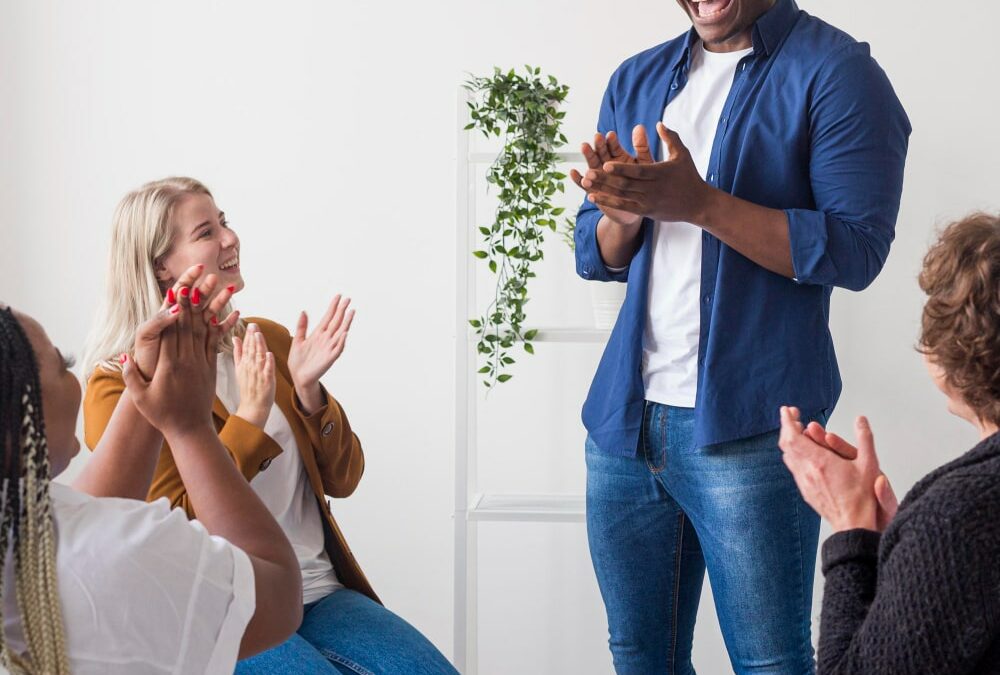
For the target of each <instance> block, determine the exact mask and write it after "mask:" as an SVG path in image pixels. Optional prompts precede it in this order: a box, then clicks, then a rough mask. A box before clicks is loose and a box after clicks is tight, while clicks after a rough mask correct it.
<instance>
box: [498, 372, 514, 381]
mask: <svg viewBox="0 0 1000 675" xmlns="http://www.w3.org/2000/svg"><path fill="white" fill-rule="evenodd" d="M512 377H514V376H513V375H508V374H507V373H504V374H503V375H497V382H506V381H507V380H509V379H510V378H512Z"/></svg>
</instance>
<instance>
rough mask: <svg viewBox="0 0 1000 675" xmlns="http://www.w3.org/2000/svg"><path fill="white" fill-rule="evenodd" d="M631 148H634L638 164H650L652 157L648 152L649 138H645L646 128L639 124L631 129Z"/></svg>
mask: <svg viewBox="0 0 1000 675" xmlns="http://www.w3.org/2000/svg"><path fill="white" fill-rule="evenodd" d="M632 147H633V148H635V156H636V159H638V160H639V161H640V162H652V161H653V155H652V153H650V151H649V138H648V137H647V136H646V127H644V126H643V125H641V124H637V125H635V127H634V128H633V129H632Z"/></svg>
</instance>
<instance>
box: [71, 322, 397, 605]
mask: <svg viewBox="0 0 1000 675" xmlns="http://www.w3.org/2000/svg"><path fill="white" fill-rule="evenodd" d="M248 321H249V322H253V323H256V324H257V325H258V326H260V329H261V332H262V333H263V334H264V338H265V339H266V340H267V346H268V349H270V350H271V351H272V352H273V353H274V364H275V375H276V377H275V379H276V380H277V383H276V393H275V398H274V402H275V405H277V406H278V407H279V408H280V409H281V412H283V413H284V414H285V417H286V418H287V419H288V423H289V425H291V427H292V432H293V433H294V435H295V442H296V444H297V445H298V448H299V453H300V455H301V456H302V463H303V465H305V469H306V474H307V475H308V477H309V485H310V487H312V490H313V492H314V493H315V495H316V508H318V509H319V510H320V513H321V515H322V516H323V518H322V520H323V531H324V535H325V540H326V551H327V553H328V555H329V556H330V562H332V563H333V567H334V569H335V570H336V572H337V578H338V579H339V580H340V583H342V584H343V585H344V586H346V587H347V588H350V589H353V590H355V591H358V592H359V593H363V594H365V595H367V596H368V597H370V598H371V599H373V600H375V601H376V602H379V599H378V596H376V595H375V592H374V591H373V590H372V587H371V585H370V584H369V583H368V579H367V578H365V575H364V572H362V571H361V567H360V566H359V565H358V563H357V561H356V560H355V559H354V554H353V553H351V549H350V547H348V545H347V541H346V540H345V539H344V535H343V534H342V533H341V531H340V528H339V527H338V526H337V521H335V520H334V518H333V515H332V514H331V512H330V506H329V503H328V502H327V501H326V495H329V496H331V497H347V496H349V495H350V494H351V493H353V492H354V489H355V488H356V487H357V486H358V483H359V482H360V481H361V474H362V473H364V470H365V456H364V453H363V452H362V450H361V443H360V441H359V440H358V437H357V435H356V434H354V432H352V431H351V425H350V422H348V421H347V415H345V414H344V411H343V409H342V408H341V407H340V404H339V403H337V401H336V399H334V398H333V397H332V396H330V394H329V393H327V392H326V390H325V389H324V392H323V393H324V394H325V396H326V405H325V406H323V407H322V408H320V409H319V410H317V411H315V412H314V413H313V414H311V415H306V414H305V413H304V412H303V411H302V409H301V408H300V407H299V405H298V398H297V397H296V395H295V388H294V386H293V385H292V377H291V374H290V373H289V371H288V351H289V349H290V348H291V345H292V337H291V335H289V333H288V330H287V329H286V328H284V327H283V326H281V325H280V324H277V323H275V322H273V321H268V320H267V319H248ZM124 390H125V383H124V381H123V380H122V377H121V374H120V373H118V372H111V371H107V370H104V369H103V368H100V367H98V368H97V369H96V370H95V371H94V374H93V375H91V377H90V380H89V382H88V383H87V393H86V396H85V397H84V401H83V422H84V440H85V441H86V444H87V446H88V447H89V448H90V449H91V450H93V449H94V448H95V447H97V443H98V441H100V439H101V436H102V435H103V434H104V429H105V428H106V427H107V425H108V420H110V419H111V414H112V413H113V412H114V409H115V406H116V405H118V399H119V398H120V397H121V394H122V392H123V391H124ZM212 413H213V419H214V420H215V428H216V429H217V430H218V432H219V438H220V440H222V444H223V445H224V446H225V447H226V449H227V450H228V451H229V454H230V455H231V456H232V458H233V461H234V462H235V463H236V466H237V468H238V469H239V470H240V472H241V473H242V474H243V476H244V477H245V478H246V479H247V481H250V480H252V479H253V477H254V476H256V475H257V473H258V472H260V471H266V470H267V467H268V465H270V463H271V460H272V459H274V458H275V457H277V456H278V455H280V454H281V452H282V449H281V447H280V446H279V445H278V444H277V443H276V442H275V441H274V440H273V439H272V438H271V437H270V436H268V435H267V434H265V433H264V432H263V430H261V429H260V428H258V427H256V426H254V425H253V424H250V423H249V422H247V421H246V420H243V419H241V418H240V417H237V416H236V415H230V414H229V412H228V411H227V410H226V409H225V407H224V406H223V405H222V402H221V401H220V400H219V399H218V397H216V399H215V403H214V405H213V407H212ZM160 497H166V498H167V499H168V500H170V504H171V505H172V506H174V507H181V508H183V509H184V510H185V512H186V513H187V515H188V518H195V517H197V514H196V513H195V512H194V509H193V508H192V507H191V503H190V501H189V500H188V496H187V490H186V489H185V488H184V482H183V481H182V480H181V476H180V474H179V473H178V472H177V465H176V464H174V457H173V454H171V452H170V446H169V445H167V443H166V442H164V444H163V450H162V451H161V452H160V459H159V461H158V462H157V466H156V473H155V474H154V476H153V483H152V485H151V486H150V488H149V495H148V496H147V500H149V501H152V500H154V499H159V498H160Z"/></svg>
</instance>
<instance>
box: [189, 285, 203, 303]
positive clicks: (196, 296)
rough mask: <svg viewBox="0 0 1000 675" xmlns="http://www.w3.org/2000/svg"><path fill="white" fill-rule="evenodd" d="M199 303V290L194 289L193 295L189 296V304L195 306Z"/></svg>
mask: <svg viewBox="0 0 1000 675" xmlns="http://www.w3.org/2000/svg"><path fill="white" fill-rule="evenodd" d="M200 302H201V289H200V288H196V289H194V293H192V294H191V304H192V305H197V304H199V303H200Z"/></svg>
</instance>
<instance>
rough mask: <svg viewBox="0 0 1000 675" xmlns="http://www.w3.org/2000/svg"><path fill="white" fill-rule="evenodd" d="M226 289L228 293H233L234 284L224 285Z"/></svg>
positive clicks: (234, 290) (234, 289)
mask: <svg viewBox="0 0 1000 675" xmlns="http://www.w3.org/2000/svg"><path fill="white" fill-rule="evenodd" d="M226 290H227V291H229V292H230V293H235V292H236V286H235V285H234V284H229V285H228V286H226Z"/></svg>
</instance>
